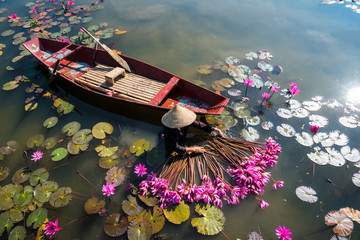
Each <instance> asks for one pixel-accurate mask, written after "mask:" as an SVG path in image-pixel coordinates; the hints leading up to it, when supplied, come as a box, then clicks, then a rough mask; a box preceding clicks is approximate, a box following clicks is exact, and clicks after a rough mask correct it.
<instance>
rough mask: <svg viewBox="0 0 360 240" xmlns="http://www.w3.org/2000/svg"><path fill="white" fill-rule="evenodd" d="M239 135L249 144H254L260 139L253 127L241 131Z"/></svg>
mask: <svg viewBox="0 0 360 240" xmlns="http://www.w3.org/2000/svg"><path fill="white" fill-rule="evenodd" d="M240 134H241V136H242V137H243V138H244V139H245V140H246V141H250V142H255V141H257V140H258V139H259V137H260V135H259V132H258V131H257V130H256V129H255V128H253V127H248V129H245V128H244V129H241V132H240Z"/></svg>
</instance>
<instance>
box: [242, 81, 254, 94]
mask: <svg viewBox="0 0 360 240" xmlns="http://www.w3.org/2000/svg"><path fill="white" fill-rule="evenodd" d="M244 84H245V86H246V90H245V97H246V94H247V90H248V87H249V86H252V85H253V81H252V80H251V79H245V80H244Z"/></svg>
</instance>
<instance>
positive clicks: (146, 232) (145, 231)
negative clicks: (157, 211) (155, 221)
mask: <svg viewBox="0 0 360 240" xmlns="http://www.w3.org/2000/svg"><path fill="white" fill-rule="evenodd" d="M127 232H128V238H129V240H146V239H150V237H151V235H152V232H153V230H152V225H151V223H150V221H149V220H148V219H147V218H143V219H142V220H141V221H140V222H139V223H138V222H137V221H136V219H134V220H132V221H131V222H130V224H129V228H128V231H127Z"/></svg>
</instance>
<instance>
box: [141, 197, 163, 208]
mask: <svg viewBox="0 0 360 240" xmlns="http://www.w3.org/2000/svg"><path fill="white" fill-rule="evenodd" d="M138 197H139V199H140V200H141V201H142V202H143V203H145V204H146V206H149V207H154V206H155V205H156V204H158V203H159V200H158V199H157V198H156V197H150V196H148V195H146V196H142V195H138Z"/></svg>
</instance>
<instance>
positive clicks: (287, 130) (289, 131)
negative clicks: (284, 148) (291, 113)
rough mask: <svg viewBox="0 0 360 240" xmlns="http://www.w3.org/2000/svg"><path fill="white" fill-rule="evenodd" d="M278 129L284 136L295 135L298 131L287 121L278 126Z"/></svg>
mask: <svg viewBox="0 0 360 240" xmlns="http://www.w3.org/2000/svg"><path fill="white" fill-rule="evenodd" d="M276 130H277V131H278V132H279V133H280V134H281V135H283V136H284V137H293V136H294V135H295V133H296V132H295V129H294V128H293V127H292V126H290V125H289V124H286V123H282V124H281V126H277V127H276Z"/></svg>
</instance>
